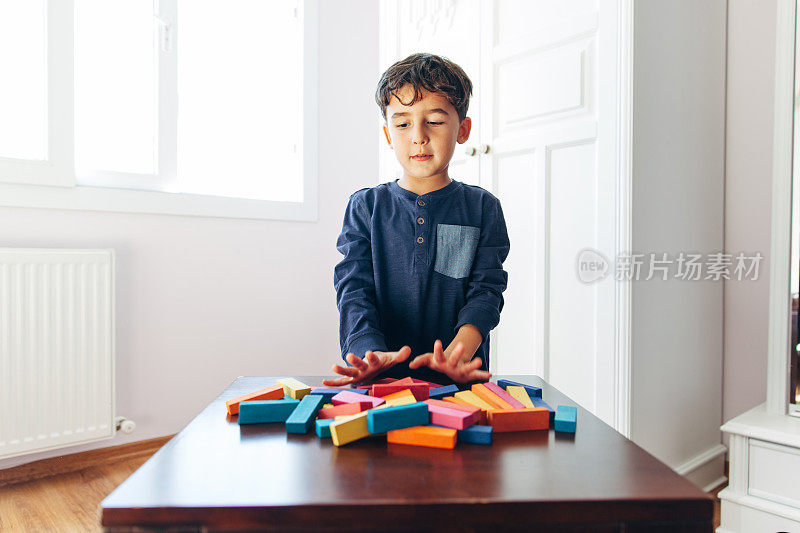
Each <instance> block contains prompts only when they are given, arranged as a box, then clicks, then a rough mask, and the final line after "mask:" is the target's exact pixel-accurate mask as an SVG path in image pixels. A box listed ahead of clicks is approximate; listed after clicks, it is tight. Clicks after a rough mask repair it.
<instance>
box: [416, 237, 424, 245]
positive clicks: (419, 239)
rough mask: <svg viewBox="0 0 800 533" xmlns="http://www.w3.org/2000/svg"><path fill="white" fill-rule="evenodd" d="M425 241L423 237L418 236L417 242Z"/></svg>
mask: <svg viewBox="0 0 800 533" xmlns="http://www.w3.org/2000/svg"><path fill="white" fill-rule="evenodd" d="M424 241H425V239H423V238H422V237H417V242H418V243H420V244H422V243H423V242H424Z"/></svg>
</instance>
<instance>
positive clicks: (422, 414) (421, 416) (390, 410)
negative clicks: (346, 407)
mask: <svg viewBox="0 0 800 533" xmlns="http://www.w3.org/2000/svg"><path fill="white" fill-rule="evenodd" d="M429 421H430V417H429V415H428V404H427V403H424V402H417V403H411V404H408V405H397V406H394V407H385V408H383V409H371V410H370V411H369V412H368V413H367V431H369V432H370V433H372V434H373V435H374V434H376V433H384V432H386V431H391V430H393V429H403V428H410V427H414V426H424V425H426V424H427V423H428V422H429Z"/></svg>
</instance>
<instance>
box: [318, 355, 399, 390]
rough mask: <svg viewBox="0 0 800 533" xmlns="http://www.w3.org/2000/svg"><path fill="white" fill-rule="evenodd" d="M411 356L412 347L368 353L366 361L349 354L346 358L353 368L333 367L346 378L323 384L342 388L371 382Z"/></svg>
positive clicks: (326, 381) (328, 380)
mask: <svg viewBox="0 0 800 533" xmlns="http://www.w3.org/2000/svg"><path fill="white" fill-rule="evenodd" d="M410 355H411V347H409V346H403V347H402V348H400V350H398V351H396V352H373V351H372V350H370V351H368V352H367V353H366V354H365V355H364V359H360V358H358V357H356V355H355V354H354V353H349V354H347V357H346V358H345V359H346V360H347V362H348V363H350V364H351V365H353V366H341V365H333V368H332V370H333V371H334V372H335V373H337V374H341V375H342V376H344V377H343V378H339V379H326V380H324V381H323V382H322V383H323V385H325V386H327V387H341V386H342V385H351V384H356V383H363V382H365V381H369V380H370V379H372V378H373V377H375V376H376V375H378V374H380V373H381V372H383V371H384V370H386V369H387V368H391V367H393V366H394V365H396V364H397V363H402V362H403V361H405V360H406V359H408V356H410Z"/></svg>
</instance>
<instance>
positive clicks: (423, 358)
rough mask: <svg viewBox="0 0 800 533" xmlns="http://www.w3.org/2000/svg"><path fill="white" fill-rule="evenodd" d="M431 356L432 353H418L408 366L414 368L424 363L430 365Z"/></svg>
mask: <svg viewBox="0 0 800 533" xmlns="http://www.w3.org/2000/svg"><path fill="white" fill-rule="evenodd" d="M431 357H433V354H432V353H426V354H423V355H418V356H416V357H415V358H414V359H413V360H412V361H411V362H410V363H408V368H411V369H414V368H419V367H421V366H423V365H428V366H430V360H431Z"/></svg>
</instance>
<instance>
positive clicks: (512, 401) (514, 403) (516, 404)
mask: <svg viewBox="0 0 800 533" xmlns="http://www.w3.org/2000/svg"><path fill="white" fill-rule="evenodd" d="M483 386H484V387H486V388H487V389H489V390H490V391H492V392H493V393H495V394H496V395H497V396H498V397H499V398H500V399H501V400H503V401H504V402H506V403H507V404H508V405H510V406H511V408H512V409H522V408H524V407H525V406H524V405H523V404H522V402H520V401H519V400H517V399H516V398H514V397H513V396H511V395H510V394H509V393H507V392H506V391H505V390H503V389H501V388H500V387H499V386H498V385H497V383H492V382H491V381H488V382H486V383H484V384H483Z"/></svg>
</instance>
